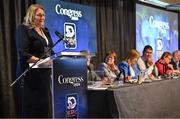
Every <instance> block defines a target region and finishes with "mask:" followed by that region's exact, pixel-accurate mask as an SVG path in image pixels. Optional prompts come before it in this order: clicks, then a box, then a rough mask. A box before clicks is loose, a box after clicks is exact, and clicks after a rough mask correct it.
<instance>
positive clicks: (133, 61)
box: [118, 49, 140, 83]
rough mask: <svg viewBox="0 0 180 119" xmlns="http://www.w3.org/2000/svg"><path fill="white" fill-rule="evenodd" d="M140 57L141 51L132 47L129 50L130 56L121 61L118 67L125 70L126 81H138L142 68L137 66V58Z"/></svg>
mask: <svg viewBox="0 0 180 119" xmlns="http://www.w3.org/2000/svg"><path fill="white" fill-rule="evenodd" d="M139 57H140V53H139V52H138V51H137V50H135V49H132V50H131V51H130V52H129V54H128V57H127V58H126V59H125V60H124V61H122V62H120V63H119V65H118V68H119V70H120V71H122V72H123V75H124V81H125V82H130V83H133V82H137V81H138V74H139V72H140V70H139V68H138V67H137V60H138V58H139Z"/></svg>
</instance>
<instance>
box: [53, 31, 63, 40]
mask: <svg viewBox="0 0 180 119" xmlns="http://www.w3.org/2000/svg"><path fill="white" fill-rule="evenodd" d="M55 34H56V36H58V37H59V38H60V39H61V40H64V36H63V35H61V33H60V32H58V31H55Z"/></svg>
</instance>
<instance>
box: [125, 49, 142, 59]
mask: <svg viewBox="0 0 180 119" xmlns="http://www.w3.org/2000/svg"><path fill="white" fill-rule="evenodd" d="M139 57H140V53H139V52H138V51H137V50H135V49H131V51H130V53H129V55H128V57H127V58H126V60H132V59H134V58H139Z"/></svg>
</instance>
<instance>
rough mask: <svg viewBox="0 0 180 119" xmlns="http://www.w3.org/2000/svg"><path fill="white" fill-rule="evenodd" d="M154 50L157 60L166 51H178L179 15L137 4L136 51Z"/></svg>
mask: <svg viewBox="0 0 180 119" xmlns="http://www.w3.org/2000/svg"><path fill="white" fill-rule="evenodd" d="M145 45H151V46H152V48H153V58H154V60H157V59H159V58H160V57H161V55H162V53H163V52H164V51H169V52H173V51H175V50H177V49H178V13H175V12H170V11H166V10H161V9H158V8H153V7H149V6H145V5H141V4H136V49H137V50H138V51H139V52H141V53H142V51H143V48H144V46H145Z"/></svg>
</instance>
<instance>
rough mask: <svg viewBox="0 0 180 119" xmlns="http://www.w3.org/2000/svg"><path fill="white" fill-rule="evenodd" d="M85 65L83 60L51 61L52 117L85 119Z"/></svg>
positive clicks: (59, 59) (61, 59)
mask: <svg viewBox="0 0 180 119" xmlns="http://www.w3.org/2000/svg"><path fill="white" fill-rule="evenodd" d="M86 88H87V64H86V59H84V58H77V59H76V58H66V59H64V58H57V59H55V60H53V80H52V95H53V117H54V118H79V117H80V118H85V117H87V97H86Z"/></svg>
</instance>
